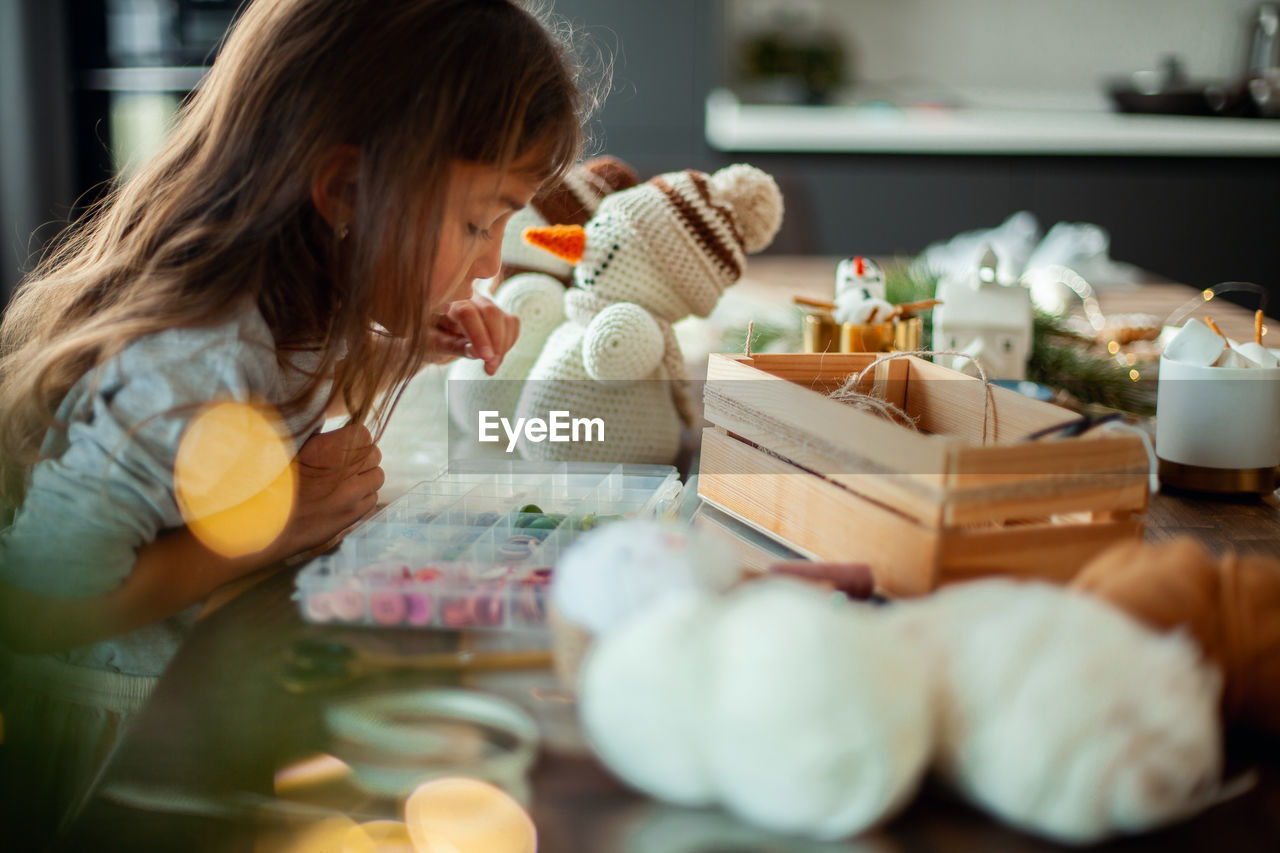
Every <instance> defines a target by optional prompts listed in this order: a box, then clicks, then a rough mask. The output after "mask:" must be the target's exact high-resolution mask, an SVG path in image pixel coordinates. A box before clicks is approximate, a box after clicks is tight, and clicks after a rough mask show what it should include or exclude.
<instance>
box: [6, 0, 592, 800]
mask: <svg viewBox="0 0 1280 853" xmlns="http://www.w3.org/2000/svg"><path fill="white" fill-rule="evenodd" d="M590 101H591V98H589V97H587V96H585V95H584V94H583V93H582V92H581V91H580V90H579V89H578V88H577V85H576V80H575V66H574V65H573V64H572V63H571V61H570V59H569V57H568V55H567V53H566V51H565V49H564V48H562V47H561V46H560V45H559V44H558V42H557V41H556V40H555V39H554V38H552V37H551V35H550V34H549V33H548V32H547V30H545V29H544V28H543V27H542V26H541V25H540V23H539V21H538V20H537V19H536V18H535V17H533V16H532V15H531V14H529V13H527V12H525V11H523V10H521V9H520V8H517V6H516V5H515V4H514V3H513V2H512V0H255V2H253V3H252V4H250V5H249V6H248V7H247V9H246V10H245V11H244V12H243V14H242V15H241V17H240V19H239V20H238V22H237V23H236V25H235V26H234V28H233V30H232V32H231V34H230V36H229V38H228V40H227V42H226V44H225V45H224V47H223V49H222V52H221V54H220V55H219V57H218V59H217V61H216V62H215V63H214V66H213V68H212V69H211V70H210V72H209V74H208V76H207V77H206V79H205V81H204V83H203V84H202V87H201V89H200V90H199V91H198V92H197V93H196V94H195V95H194V96H193V98H192V99H191V101H190V102H189V104H188V105H187V106H186V107H185V108H184V110H183V113H182V115H181V117H180V119H179V121H178V122H177V124H176V126H175V127H174V128H173V130H172V132H171V135H170V138H169V141H168V143H167V144H166V146H165V148H164V149H163V151H162V152H161V153H160V154H159V155H158V156H157V157H156V158H155V159H154V160H153V161H152V162H150V163H149V164H147V165H146V166H145V167H144V168H143V169H141V170H140V171H139V172H138V173H137V174H136V176H135V177H133V178H132V179H130V180H129V181H128V182H127V183H125V184H124V185H123V186H121V187H119V188H118V189H116V190H115V191H113V193H112V194H111V195H110V197H108V198H107V199H106V200H105V201H104V202H102V203H101V204H99V205H98V206H96V207H95V208H94V209H93V210H92V211H91V212H90V214H89V215H88V216H87V217H85V219H84V220H83V221H82V222H80V223H79V224H78V225H77V226H76V227H75V228H74V229H73V232H72V234H71V235H70V237H69V238H68V239H67V240H66V241H65V242H64V243H63V245H62V246H61V247H60V248H59V249H58V250H57V251H56V253H54V254H53V255H52V256H51V257H50V258H49V259H48V260H46V261H45V262H44V263H42V264H41V265H40V267H39V268H37V269H36V271H35V272H34V273H33V274H32V275H31V276H30V278H29V279H28V281H26V282H25V284H24V286H23V287H22V289H21V290H20V291H19V293H18V294H17V296H16V297H15V299H14V301H13V303H12V304H11V305H10V307H9V309H8V312H7V315H6V316H5V319H4V323H3V327H2V328H0V357H2V359H3V360H2V361H0V473H3V475H4V488H5V491H4V497H5V498H6V503H7V505H8V506H9V507H11V508H13V509H15V510H16V514H15V515H14V517H13V519H12V523H11V524H10V525H9V526H8V527H7V528H6V529H5V530H4V531H3V533H0V580H3V581H4V582H5V583H6V586H7V588H8V590H9V594H8V596H7V600H6V601H5V603H4V606H3V607H0V611H4V612H7V613H9V614H12V613H14V612H15V611H25V610H28V609H29V608H34V609H35V612H38V613H44V614H46V615H51V616H60V617H64V618H75V619H76V620H77V621H75V622H74V623H71V624H68V623H63V624H60V625H55V626H48V625H39V624H37V625H32V624H26V625H15V624H14V623H13V622H9V624H8V625H7V626H6V628H7V631H6V635H7V639H8V640H9V641H10V644H11V645H12V644H16V645H19V646H22V647H24V648H25V649H26V650H28V651H42V650H45V649H49V648H56V647H59V646H67V645H75V646H76V647H75V648H71V649H69V650H63V651H60V652H58V653H57V654H54V655H49V654H44V655H33V654H8V655H6V656H5V660H4V661H3V662H0V666H2V665H3V664H4V663H7V665H8V668H9V677H8V683H9V686H10V688H12V687H13V686H14V685H15V684H16V685H19V686H20V690H18V691H14V690H13V689H10V690H8V691H7V696H4V697H3V705H0V711H2V712H3V713H4V724H5V731H4V744H5V746H3V747H0V755H3V756H4V760H5V761H6V763H8V764H12V763H13V762H14V761H15V760H20V759H21V758H22V757H23V756H22V755H17V754H16V753H19V752H24V751H25V752H28V753H31V754H30V755H29V756H27V757H29V758H30V759H31V760H32V762H33V766H32V767H27V768H25V773H27V774H30V773H31V772H33V767H34V768H38V770H39V772H40V773H41V775H42V776H45V777H46V778H47V779H48V780H49V781H50V782H51V783H54V784H56V785H58V786H60V787H59V789H58V791H57V794H58V796H57V797H56V798H53V799H50V800H48V801H46V802H45V803H37V802H32V801H31V800H32V796H31V793H30V792H32V791H39V790H40V786H39V782H40V779H38V778H35V777H32V776H30V775H26V776H24V777H23V778H22V782H21V789H20V790H21V791H22V792H23V793H24V794H25V795H26V796H27V800H28V802H26V803H23V804H22V805H21V808H22V809H23V810H24V811H27V812H28V813H30V812H31V811H32V810H33V808H35V807H38V806H41V805H47V804H49V803H51V802H54V801H55V800H56V803H57V805H58V807H59V808H60V809H61V808H65V807H66V806H67V805H68V804H70V803H71V802H72V800H73V799H74V798H75V797H76V796H78V794H79V793H80V790H81V789H82V788H83V786H84V784H85V782H86V780H87V776H88V774H89V773H90V772H91V771H92V770H93V768H95V767H96V766H97V765H98V764H99V763H100V762H101V761H102V759H103V757H104V756H105V754H106V751H107V750H108V749H109V747H110V745H111V743H112V742H113V740H114V737H115V734H116V731H117V730H118V728H119V726H120V725H121V723H122V722H123V721H124V720H125V719H127V717H128V714H129V713H130V712H131V711H133V710H134V709H136V707H137V706H138V705H139V704H140V703H141V701H142V699H144V698H145V696H146V695H147V693H148V692H149V690H150V688H151V686H152V684H153V683H154V678H155V676H157V675H158V674H159V672H160V671H161V670H162V669H163V667H164V666H165V664H166V662H167V661H168V660H169V658H170V657H171V656H172V654H173V652H174V651H175V649H176V648H177V645H178V643H179V642H180V639H181V636H182V633H183V630H184V628H185V627H187V626H188V625H189V623H190V621H191V619H192V618H193V607H192V605H194V604H196V603H197V602H199V601H201V600H202V599H203V598H204V597H205V596H207V594H208V593H209V592H210V591H211V590H212V589H214V588H215V587H216V586H218V585H220V584H222V583H225V582H226V581H228V580H231V579H234V578H237V577H239V576H241V575H244V574H246V573H248V572H250V571H253V570H255V569H258V568H261V567H263V566H266V565H268V564H271V563H273V562H275V561H277V560H279V559H280V558H283V557H285V556H288V555H291V554H296V553H299V552H302V551H305V550H307V549H309V548H312V547H315V546H318V545H321V544H323V543H325V542H327V541H329V540H331V539H332V538H333V537H334V536H335V535H337V534H339V533H340V532H341V531H342V530H344V529H345V528H346V527H348V526H349V525H351V524H352V523H353V522H354V521H356V520H357V519H359V518H360V517H361V516H362V515H363V514H364V513H365V512H366V511H367V510H368V509H370V508H371V507H372V506H373V504H374V502H375V500H376V493H377V490H378V488H379V487H380V486H381V484H382V480H383V476H382V472H381V470H380V468H379V467H378V466H379V461H380V458H379V454H378V452H377V448H376V447H375V446H374V445H373V442H372V439H371V437H370V435H369V433H368V431H367V430H364V428H363V427H359V426H352V427H348V428H346V429H344V430H339V431H337V432H335V433H329V434H325V435H318V436H313V435H312V434H313V433H314V431H315V430H316V427H317V426H318V425H319V423H320V422H321V420H322V415H323V413H324V411H325V410H326V408H327V407H332V406H338V407H341V408H345V410H346V411H348V412H349V413H350V416H351V422H352V424H356V425H358V424H362V423H364V422H365V421H366V420H368V419H373V420H375V421H376V422H378V423H382V422H384V421H385V417H386V415H387V413H388V411H389V409H390V408H391V407H392V406H393V405H394V401H395V399H396V397H397V394H398V392H399V391H400V390H402V389H403V387H404V385H405V383H406V382H407V381H408V380H409V379H410V378H411V377H412V376H413V375H414V374H415V373H416V372H417V371H418V370H419V369H421V368H422V367H423V366H424V364H426V363H428V362H431V361H440V360H447V359H448V358H451V357H454V356H456V355H469V356H472V357H476V358H479V359H482V360H483V361H484V362H485V365H486V368H487V370H488V371H489V372H492V371H493V370H494V369H496V368H497V366H498V364H499V363H500V362H501V360H502V356H503V354H504V353H505V352H506V350H507V349H508V348H509V347H510V346H511V344H512V342H513V340H514V338H515V336H516V333H517V329H516V324H515V321H514V320H513V319H512V318H509V317H507V316H506V315H504V314H503V313H502V312H501V311H499V310H498V309H497V308H496V307H495V306H493V305H492V303H487V302H483V301H479V300H477V299H471V298H467V297H470V294H471V282H472V280H473V279H476V278H482V277H488V276H492V275H495V274H496V273H497V272H498V269H499V250H500V248H501V244H502V233H503V229H504V227H505V225H506V222H507V220H508V219H509V218H510V216H511V215H512V213H514V212H515V211H516V210H519V209H520V208H521V207H523V206H524V205H526V204H527V203H528V202H529V201H530V199H531V198H532V196H533V194H534V193H535V192H536V191H537V189H538V188H539V187H540V186H541V185H542V184H543V183H545V182H547V181H549V180H551V179H554V178H555V177H557V176H558V175H559V174H560V173H562V172H563V170H565V169H566V168H567V167H568V166H569V165H570V164H571V163H572V162H573V161H574V160H575V159H576V158H577V155H578V152H579V147H580V144H581V130H580V128H581V122H582V119H583V117H584V114H585V113H586V111H587V107H588V106H589V104H590ZM219 400H234V401H239V402H243V403H254V404H259V403H261V402H263V401H265V402H267V403H269V404H271V406H272V407H274V410H275V411H276V412H278V414H279V417H280V419H281V420H282V422H283V423H284V424H285V425H286V426H287V428H288V431H289V433H290V434H291V435H292V436H293V439H294V447H296V448H297V457H296V461H297V466H296V468H297V471H298V477H299V481H298V482H299V485H298V488H297V491H296V499H295V503H294V508H293V512H292V514H291V515H290V517H289V521H288V523H287V525H286V526H285V528H284V530H283V532H282V533H281V534H280V535H279V536H278V537H277V538H276V539H275V541H274V542H273V543H272V544H271V545H270V546H268V547H267V548H265V549H263V550H260V551H257V552H256V553H251V554H234V555H232V554H220V553H217V552H215V551H213V550H210V549H209V548H208V547H206V546H205V545H204V544H202V542H201V540H200V539H198V538H196V537H195V536H194V535H193V533H192V530H191V529H189V528H188V527H187V526H185V525H184V519H183V517H182V515H181V513H180V511H179V502H178V501H177V499H176V498H175V486H174V473H173V472H174V463H175V456H176V454H177V453H178V446H179V443H180V441H181V439H182V437H183V435H184V432H185V428H186V427H187V426H188V424H189V423H190V422H191V420H192V418H193V417H194V415H195V413H196V412H197V411H199V410H200V409H201V407H202V406H203V405H205V404H208V403H211V402H216V401H219ZM0 615H2V614H0ZM108 634H114V635H116V636H113V637H112V638H111V639H109V640H107V641H105V642H97V643H96V644H92V645H89V644H87V643H88V642H89V641H91V640H98V639H100V638H101V637H102V636H105V635H108ZM36 720H39V722H40V725H41V727H42V731H39V732H37V731H36V730H35V729H34V728H29V727H30V726H31V725H32V724H33V722H34V721H36ZM73 745H74V746H73ZM55 746H56V750H57V751H56V755H57V757H58V761H56V762H55V761H53V760H52V759H53V757H54V755H55V752H53V751H52V750H53V749H54V747H55ZM6 752H7V753H8V754H5V753H6ZM54 765H56V766H54ZM15 790H17V789H15ZM13 793H14V792H13V791H11V792H10V796H12V795H13ZM10 802H11V803H13V802H14V801H13V800H10ZM18 802H20V801H18Z"/></svg>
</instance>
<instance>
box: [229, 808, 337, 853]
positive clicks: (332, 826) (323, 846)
mask: <svg viewBox="0 0 1280 853" xmlns="http://www.w3.org/2000/svg"><path fill="white" fill-rule="evenodd" d="M359 829H360V827H359V825H358V824H357V823H356V822H355V821H354V820H352V819H351V818H349V817H347V816H346V815H339V814H335V815H333V816H331V817H327V818H324V819H323V820H313V821H311V822H309V823H307V824H306V825H304V826H302V827H299V828H297V829H293V830H289V831H286V832H284V833H280V834H272V833H264V834H260V835H259V836H258V837H257V838H256V839H255V843H254V853H346V846H347V839H348V837H349V836H350V835H351V833H352V832H353V831H358V830H359Z"/></svg>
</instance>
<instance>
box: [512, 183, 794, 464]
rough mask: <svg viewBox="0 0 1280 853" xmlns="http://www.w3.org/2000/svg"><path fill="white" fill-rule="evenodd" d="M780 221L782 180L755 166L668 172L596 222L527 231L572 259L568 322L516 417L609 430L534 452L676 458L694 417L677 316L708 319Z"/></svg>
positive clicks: (533, 455)
mask: <svg viewBox="0 0 1280 853" xmlns="http://www.w3.org/2000/svg"><path fill="white" fill-rule="evenodd" d="M781 223H782V194H781V192H780V191H779V190H778V185H777V184H776V183H775V182H774V180H773V178H772V177H770V176H769V175H768V174H766V173H764V172H762V171H760V170H759V169H757V168H755V167H753V166H748V165H745V164H738V165H734V166H729V167H726V168H724V169H721V170H720V171H718V172H716V173H714V174H711V175H707V174H704V173H702V172H697V171H693V170H687V171H684V172H671V173H668V174H665V175H659V176H657V177H655V178H653V179H651V180H649V181H647V182H645V183H643V184H641V185H639V186H637V187H634V188H632V189H629V190H623V191H622V192H617V193H614V194H613V195H610V196H608V197H607V198H605V199H604V201H602V202H601V203H600V208H599V210H598V211H597V212H596V215H595V216H594V217H592V218H591V220H590V221H589V222H587V225H586V228H585V229H584V228H552V229H536V228H535V229H529V230H528V231H527V232H526V235H527V238H528V239H529V241H530V242H531V243H533V244H534V245H538V246H541V247H543V248H545V249H547V250H548V251H551V252H553V253H555V254H557V255H558V256H560V257H561V258H563V259H565V260H567V261H569V262H570V263H572V264H574V270H573V282H574V284H573V287H571V288H570V289H569V290H568V291H566V292H565V296H564V307H565V316H566V320H565V322H564V323H562V324H561V325H560V327H559V328H557V329H556V330H555V331H554V332H553V333H552V334H551V337H550V338H549V339H548V340H547V343H546V345H545V346H544V347H543V349H542V353H541V354H540V355H539V356H538V359H537V361H536V362H535V363H534V365H533V368H532V369H531V370H530V372H529V379H528V381H527V382H526V383H525V386H524V389H523V391H522V392H521V395H520V401H519V404H518V405H517V407H516V415H517V417H521V418H526V419H531V420H532V419H542V420H544V421H547V422H549V420H550V416H551V415H552V413H555V412H564V413H566V416H567V417H569V418H571V419H572V420H574V421H577V420H578V419H586V420H595V419H598V420H599V422H601V423H602V425H603V440H602V441H598V440H591V441H585V440H584V441H572V440H570V441H556V440H554V439H553V438H552V437H551V436H548V437H547V438H546V439H544V440H537V439H536V438H534V437H532V436H531V435H530V434H529V432H527V431H526V432H525V433H524V434H523V435H522V437H521V438H520V440H519V442H518V444H517V448H518V449H519V452H520V454H521V455H522V456H523V457H524V458H526V459H571V460H584V461H602V462H637V463H661V464H670V463H672V462H673V461H675V458H676V456H677V454H678V452H679V447H680V434H681V431H682V429H683V427H685V426H691V425H692V424H693V423H694V418H695V410H694V406H693V402H692V400H690V397H689V390H688V388H687V374H686V371H685V364H684V356H683V354H682V353H681V351H680V346H679V344H678V343H677V341H676V337H675V333H674V332H673V331H672V328H671V326H672V324H673V323H675V322H676V321H678V320H681V319H683V318H685V317H688V316H690V315H694V316H698V317H706V316H707V315H708V314H710V313H711V310H712V309H713V308H714V307H715V305H716V303H717V302H718V301H719V299H720V294H721V293H723V292H724V290H725V288H727V287H729V286H730V285H732V284H734V283H735V282H737V281H738V279H739V278H740V277H741V276H742V272H743V269H744V268H745V266H746V256H747V254H748V253H752V252H758V251H760V250H761V249H763V248H765V247H766V246H768V245H769V243H770V242H771V241H772V240H773V237H774V235H775V234H776V233H777V231H778V227H779V226H780V225H781Z"/></svg>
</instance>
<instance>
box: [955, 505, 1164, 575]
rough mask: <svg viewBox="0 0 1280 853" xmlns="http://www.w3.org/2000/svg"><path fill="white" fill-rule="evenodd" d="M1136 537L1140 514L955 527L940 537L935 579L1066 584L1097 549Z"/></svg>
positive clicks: (1098, 551)
mask: <svg viewBox="0 0 1280 853" xmlns="http://www.w3.org/2000/svg"><path fill="white" fill-rule="evenodd" d="M1141 536H1142V520H1141V519H1140V518H1126V519H1121V520H1117V521H1094V522H1090V523H1081V524H1051V523H1049V524H1029V525H1019V526H1013V527H1002V528H995V529H991V530H979V531H973V532H967V531H965V532H961V531H955V532H952V533H949V534H948V535H947V536H944V537H942V539H941V540H940V541H939V546H938V547H939V562H940V566H939V569H938V580H939V583H953V582H955V581H962V580H969V579H972V578H977V577H983V576H986V575H991V574H1011V575H1017V576H1020V577H1028V578H1036V579H1041V580H1046V581H1052V582H1055V583H1066V582H1067V581H1069V580H1071V578H1073V577H1074V576H1075V574H1076V573H1077V572H1078V571H1079V570H1080V569H1081V568H1082V567H1083V566H1084V564H1085V563H1087V562H1088V561H1089V559H1090V558H1092V557H1094V556H1095V555H1097V554H1098V553H1100V552H1101V551H1103V550H1105V549H1106V548H1109V547H1111V546H1112V545H1115V544H1117V543H1119V542H1123V541H1125V540H1128V539H1136V538H1141Z"/></svg>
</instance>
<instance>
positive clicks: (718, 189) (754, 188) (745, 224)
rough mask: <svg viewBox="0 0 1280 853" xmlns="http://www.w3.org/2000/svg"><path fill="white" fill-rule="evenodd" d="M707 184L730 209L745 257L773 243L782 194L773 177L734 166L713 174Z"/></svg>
mask: <svg viewBox="0 0 1280 853" xmlns="http://www.w3.org/2000/svg"><path fill="white" fill-rule="evenodd" d="M710 184H711V191H712V193H713V194H715V195H717V196H719V197H720V198H721V199H723V200H724V201H726V202H728V203H729V205H730V207H732V208H733V213H734V218H735V219H737V221H738V227H739V228H740V229H742V245H743V247H744V248H745V249H746V250H747V253H748V254H750V253H752V252H758V251H760V250H761V249H763V248H764V247H765V246H768V245H769V244H770V243H771V242H773V238H774V236H775V235H776V234H777V233H778V229H779V228H780V227H782V191H781V190H780V189H778V183H777V182H776V181H775V180H774V179H773V176H771V175H770V174H769V173H767V172H763V171H761V170H760V169H757V168H756V167H755V166H749V165H747V164H746V163H735V164H734V165H732V166H726V167H725V168H723V169H721V170H720V171H718V172H716V173H715V174H713V175H712V176H711V178H710Z"/></svg>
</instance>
